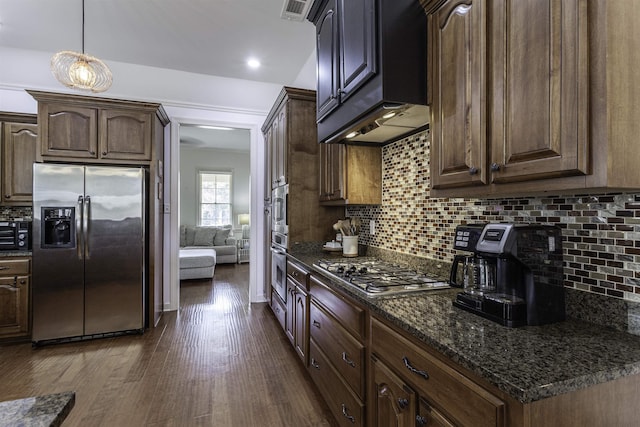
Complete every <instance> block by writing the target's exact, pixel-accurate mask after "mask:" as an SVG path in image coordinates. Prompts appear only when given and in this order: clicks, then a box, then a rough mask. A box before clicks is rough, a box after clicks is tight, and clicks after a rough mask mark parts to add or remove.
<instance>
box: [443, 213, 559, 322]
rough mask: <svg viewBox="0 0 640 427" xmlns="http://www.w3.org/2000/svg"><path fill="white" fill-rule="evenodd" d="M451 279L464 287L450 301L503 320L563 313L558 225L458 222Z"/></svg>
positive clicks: (543, 319) (546, 317) (552, 317)
mask: <svg viewBox="0 0 640 427" xmlns="http://www.w3.org/2000/svg"><path fill="white" fill-rule="evenodd" d="M454 248H455V249H458V250H463V251H466V252H469V253H470V254H467V255H456V257H455V258H454V261H453V265H452V268H451V277H450V280H449V281H450V283H451V285H452V286H458V287H462V288H464V290H463V292H460V293H459V294H458V295H456V299H455V300H454V301H453V305H454V306H456V307H458V308H461V309H463V310H467V311H469V312H472V313H475V314H478V315H480V316H482V317H485V318H487V319H490V320H493V321H495V322H498V323H500V324H502V325H504V326H508V327H517V326H523V325H544V324H547V323H553V322H559V321H563V320H564V319H565V305H564V285H563V280H564V278H563V261H562V235H561V230H560V228H558V227H556V226H550V225H534V224H491V223H490V224H478V225H461V226H458V227H457V228H456V237H455V242H454Z"/></svg>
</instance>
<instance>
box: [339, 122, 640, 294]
mask: <svg viewBox="0 0 640 427" xmlns="http://www.w3.org/2000/svg"><path fill="white" fill-rule="evenodd" d="M429 142H430V140H429V131H425V132H421V133H418V134H416V135H413V136H411V137H408V138H406V139H403V140H401V141H398V142H395V143H393V144H389V145H387V146H385V147H383V196H382V205H380V206H351V207H348V208H347V215H348V216H352V217H360V218H361V219H362V222H363V225H366V224H368V223H369V221H370V220H374V221H375V222H376V228H375V231H376V232H375V235H371V234H370V233H369V227H367V226H363V227H362V232H361V236H360V244H364V245H368V246H372V247H376V248H381V249H385V250H390V251H395V252H400V253H405V254H409V255H413V256H417V257H423V258H430V259H433V260H437V261H445V262H447V263H450V262H451V261H452V260H453V255H454V251H453V249H452V246H453V245H452V241H453V235H454V233H455V227H456V225H458V224H461V223H473V222H487V221H494V222H513V223H531V222H535V223H543V224H557V225H558V226H560V227H561V228H562V233H563V248H564V255H565V256H564V274H565V286H567V287H569V288H573V289H576V290H580V291H586V292H590V293H594V294H599V295H602V296H605V297H608V298H616V299H622V300H626V301H633V302H640V193H637V194H635V193H634V194H626V193H624V194H620V193H616V194H589V195H571V196H567V195H562V196H547V195H545V196H542V197H533V198H504V199H459V198H451V199H448V198H431V197H429V188H430V185H429V179H430V176H429ZM594 296H595V295H594Z"/></svg>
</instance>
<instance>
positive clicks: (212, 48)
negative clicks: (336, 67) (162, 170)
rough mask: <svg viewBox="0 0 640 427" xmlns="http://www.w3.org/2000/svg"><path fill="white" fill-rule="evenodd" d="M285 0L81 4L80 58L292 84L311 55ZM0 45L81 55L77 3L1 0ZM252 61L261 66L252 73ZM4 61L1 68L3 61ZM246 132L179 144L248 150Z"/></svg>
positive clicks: (194, 137)
mask: <svg viewBox="0 0 640 427" xmlns="http://www.w3.org/2000/svg"><path fill="white" fill-rule="evenodd" d="M283 4H284V0H85V53H87V54H89V55H93V56H96V57H98V58H100V59H102V60H103V61H104V62H105V63H107V65H109V61H117V62H125V63H132V64H139V65H147V66H152V67H159V68H168V69H174V70H180V71H187V72H193V73H199V74H206V75H214V76H222V77H232V78H238V79H245V80H255V81H260V82H267V83H276V84H281V85H292V83H293V82H294V81H295V79H296V77H297V76H298V73H299V72H300V70H301V69H302V67H303V66H304V64H305V62H306V61H307V60H308V59H309V57H310V56H311V54H312V53H313V52H314V46H315V31H314V28H313V25H312V24H311V23H309V22H307V21H300V22H298V21H291V20H285V19H282V18H281V17H280V15H281V12H282V8H283ZM0 46H4V47H9V48H16V49H27V50H37V51H44V52H51V53H52V54H53V53H55V52H57V51H60V50H75V51H81V50H82V0H0ZM249 57H255V58H257V59H258V60H260V61H261V63H262V66H261V67H260V68H259V69H257V70H253V69H249V68H248V67H247V66H246V61H247V59H248V58H249ZM0 62H1V61H0ZM243 135H244V136H247V135H248V132H246V131H239V132H231V131H215V130H208V129H200V128H189V129H186V128H185V129H184V132H182V131H181V141H184V142H185V143H187V144H189V145H191V146H198V145H200V146H202V144H208V145H210V146H211V145H214V146H220V147H222V148H226V149H242V148H240V147H244V149H245V150H247V151H248V147H249V138H248V136H247V138H246V141H245V142H244V143H241V142H239V140H238V137H239V136H240V137H242V136H243Z"/></svg>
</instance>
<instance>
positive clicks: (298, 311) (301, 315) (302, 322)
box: [294, 287, 309, 366]
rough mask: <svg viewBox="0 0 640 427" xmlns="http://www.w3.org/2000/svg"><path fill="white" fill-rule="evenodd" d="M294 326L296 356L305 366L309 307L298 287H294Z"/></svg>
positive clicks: (303, 293) (305, 297)
mask: <svg viewBox="0 0 640 427" xmlns="http://www.w3.org/2000/svg"><path fill="white" fill-rule="evenodd" d="M294 300H295V302H294V305H295V327H294V337H295V339H294V341H295V349H296V353H298V356H300V358H301V359H302V361H303V362H304V365H305V366H307V354H308V352H309V350H308V347H309V338H308V337H309V333H308V330H309V309H308V297H307V294H306V292H304V291H303V290H302V289H300V288H299V287H296V292H295V298H294Z"/></svg>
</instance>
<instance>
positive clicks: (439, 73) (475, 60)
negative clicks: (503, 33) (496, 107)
mask: <svg viewBox="0 0 640 427" xmlns="http://www.w3.org/2000/svg"><path fill="white" fill-rule="evenodd" d="M485 5H486V2H484V1H477V0H476V1H469V0H449V1H447V2H445V3H444V4H443V5H442V6H441V7H439V8H438V9H437V10H436V11H435V12H433V13H431V14H429V20H428V22H429V24H428V27H429V29H430V33H429V34H430V39H431V46H432V49H433V51H432V52H431V58H432V61H431V64H430V66H431V68H430V73H429V78H430V79H432V85H433V87H435V90H433V92H431V93H432V97H433V104H432V117H433V120H432V124H431V128H432V132H431V156H430V159H431V170H432V173H431V188H435V189H437V188H447V187H456V186H461V185H466V186H469V185H482V184H487V183H488V176H489V173H488V170H487V129H486V126H487V116H486V114H487V113H486V107H485V97H486V67H487V65H486V42H487V40H486V39H487V35H486V25H487V24H486V10H485Z"/></svg>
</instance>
